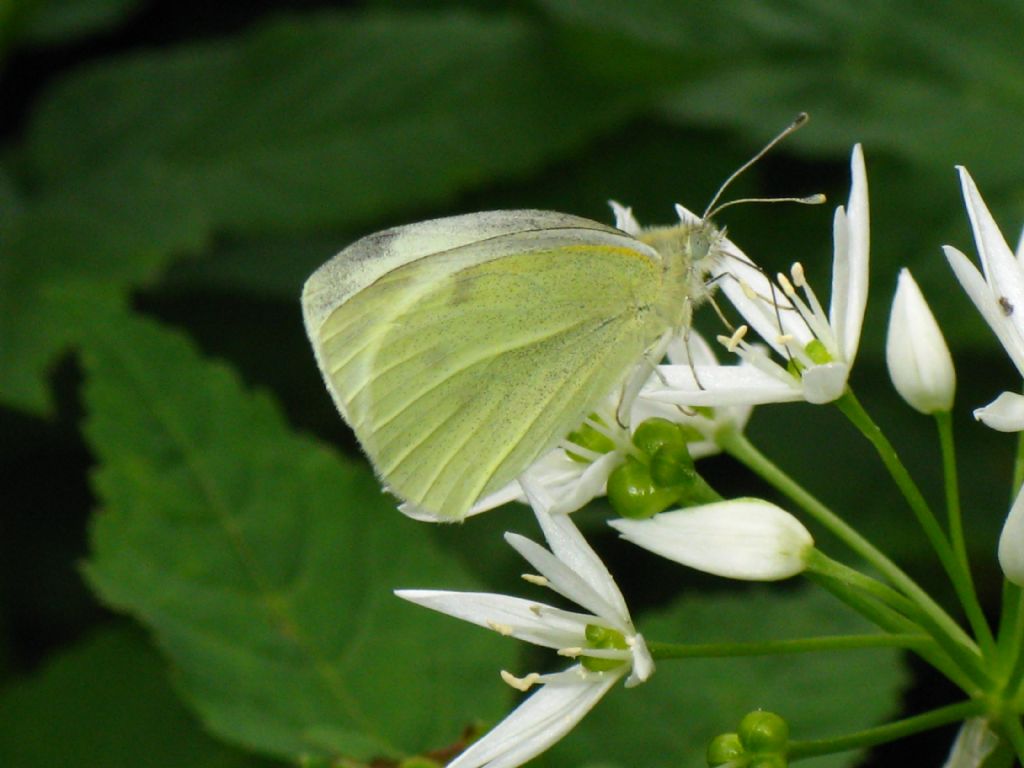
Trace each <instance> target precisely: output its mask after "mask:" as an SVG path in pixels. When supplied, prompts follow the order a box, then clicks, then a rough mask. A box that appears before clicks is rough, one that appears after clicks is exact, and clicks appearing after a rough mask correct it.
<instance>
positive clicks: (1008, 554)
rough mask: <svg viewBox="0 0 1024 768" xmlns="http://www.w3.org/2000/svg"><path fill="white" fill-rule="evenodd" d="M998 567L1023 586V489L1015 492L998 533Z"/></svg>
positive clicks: (1011, 579)
mask: <svg viewBox="0 0 1024 768" xmlns="http://www.w3.org/2000/svg"><path fill="white" fill-rule="evenodd" d="M999 567H1000V568H1002V569H1003V573H1004V574H1006V578H1007V579H1009V580H1010V581H1012V582H1013V583H1014V584H1016V585H1017V586H1018V587H1024V490H1022V491H1021V492H1020V493H1018V494H1017V500H1016V501H1014V502H1013V506H1012V507H1011V508H1010V514H1009V515H1007V516H1006V522H1005V523H1003V532H1002V533H1001V534H999Z"/></svg>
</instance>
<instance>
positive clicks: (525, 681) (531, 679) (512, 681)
mask: <svg viewBox="0 0 1024 768" xmlns="http://www.w3.org/2000/svg"><path fill="white" fill-rule="evenodd" d="M501 679H502V680H504V681H505V684H506V685H510V686H512V687H513V688H515V689H516V690H517V691H522V692H523V693H526V692H527V691H528V690H530V689H531V688H532V687H533V686H535V685H536V684H537V683H538V682H540V675H538V674H537V673H536V672H531V673H530V674H528V675H527V676H526V677H516V676H515V675H513V674H512V673H511V672H508V671H507V670H504V669H503V670H501Z"/></svg>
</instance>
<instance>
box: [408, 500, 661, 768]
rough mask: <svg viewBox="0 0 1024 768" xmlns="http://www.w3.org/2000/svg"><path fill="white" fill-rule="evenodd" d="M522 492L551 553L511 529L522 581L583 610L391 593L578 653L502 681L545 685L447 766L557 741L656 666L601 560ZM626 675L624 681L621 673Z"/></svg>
mask: <svg viewBox="0 0 1024 768" xmlns="http://www.w3.org/2000/svg"><path fill="white" fill-rule="evenodd" d="M526 488H527V492H528V494H530V495H531V502H533V503H534V508H535V511H536V513H537V520H538V521H539V522H540V524H541V527H542V529H543V530H544V536H545V538H546V539H547V542H548V545H549V546H550V548H551V550H550V551H548V550H546V549H544V548H543V547H541V546H540V545H539V544H536V543H534V542H533V541H531V540H529V539H527V538H524V537H523V536H519V535H517V534H514V533H507V534H505V539H506V540H507V541H508V543H509V544H511V545H512V547H513V548H515V550H516V551H517V552H519V554H521V555H522V556H523V557H524V558H526V560H527V561H529V563H530V565H532V566H533V567H534V568H535V569H536V570H537V572H538V573H539V574H540V575H539V576H528V577H525V578H527V580H528V581H530V582H533V583H536V584H541V585H543V586H547V587H550V588H551V589H552V590H554V591H555V592H557V593H558V594H560V595H562V596H563V597H565V598H568V599H569V600H572V601H573V602H575V603H577V604H578V605H580V606H582V607H583V608H584V609H585V610H587V611H588V612H589V613H575V612H571V611H566V610H563V609H561V608H555V607H552V606H550V605H545V604H543V603H538V602H535V601H533V600H525V599H523V598H518V597H509V596H506V595H495V594H488V593H480V592H443V591H433V590H399V591H396V593H395V594H397V595H398V596H399V597H402V598H405V599H406V600H410V601H412V602H414V603H418V604H419V605H423V606H425V607H427V608H432V609H433V610H435V611H440V612H442V613H447V614H449V615H451V616H455V617H456V618H460V619H464V620H466V621H470V622H473V623H474V624H478V625H480V626H482V627H486V628H488V629H492V630H494V631H496V632H499V633H500V634H503V635H509V636H511V637H516V638H519V639H520V640H525V641H526V642H528V643H533V644H535V645H542V646H545V647H548V648H554V649H556V650H557V651H558V652H559V654H560V655H563V656H568V657H570V658H576V659H579V661H578V663H576V664H573V665H572V666H571V667H569V668H568V669H566V670H563V671H562V672H558V673H555V674H545V675H541V674H537V673H536V672H531V673H530V674H528V675H526V676H525V677H522V678H517V677H514V676H513V675H511V674H509V673H508V672H504V671H503V672H502V678H503V679H504V680H505V681H506V682H507V683H509V684H510V685H512V686H513V687H515V688H517V689H519V690H522V691H525V690H528V689H529V688H530V687H531V686H533V685H537V684H540V685H542V686H543V687H542V688H541V689H540V690H538V691H537V692H536V693H534V694H533V695H532V696H530V697H529V698H528V699H527V700H526V701H524V702H523V703H522V704H520V705H519V707H518V708H517V709H516V710H515V711H513V712H512V714H510V715H509V716H508V717H506V718H505V719H504V720H502V721H501V722H500V723H499V724H498V725H497V726H495V727H494V728H493V729H492V730H491V731H489V732H488V733H487V734H486V735H485V736H483V737H482V738H481V739H480V740H479V741H476V742H474V743H473V744H472V745H470V747H469V748H468V749H466V751H465V752H463V753H462V754H461V755H459V757H458V758H456V759H455V760H454V761H453V762H452V763H450V764H449V768H513V767H514V766H518V765H522V764H523V763H525V762H526V761H527V760H530V759H532V758H534V757H536V756H537V755H539V754H540V753H541V752H543V751H544V750H546V749H548V747H550V746H551V745H552V744H554V743H555V742H557V741H558V740H559V739H561V738H562V737H563V736H564V735H565V734H566V733H568V732H569V731H570V730H572V728H573V727H574V726H575V725H576V723H578V722H579V721H580V720H581V719H582V718H583V716H584V715H586V714H587V712H589V711H590V710H591V709H592V708H593V707H594V705H595V704H597V702H598V701H599V700H600V699H601V697H602V696H604V695H605V693H607V692H608V690H609V689H610V688H611V687H612V686H613V685H614V684H615V683H616V682H617V681H619V680H621V679H622V678H623V677H626V678H627V679H626V686H627V687H631V686H634V685H638V684H639V683H642V682H643V681H645V680H647V678H649V677H650V676H651V674H652V673H653V671H654V661H653V660H652V658H651V655H650V653H649V652H648V650H647V646H646V645H645V644H644V640H643V637H642V636H641V635H640V634H639V633H637V631H636V629H635V628H634V626H633V622H632V619H631V618H630V616H629V611H628V610H627V608H626V603H625V600H624V599H623V597H622V593H621V592H619V588H618V587H617V586H616V584H615V581H614V580H613V579H612V577H611V574H610V573H608V570H607V569H606V568H605V566H604V563H602V562H601V560H600V559H599V558H598V556H597V555H596V554H595V553H594V551H593V550H592V549H591V548H590V546H589V545H588V544H587V542H586V540H585V539H584V538H583V536H582V534H580V532H579V531H578V530H577V529H576V526H575V525H574V524H573V522H572V519H571V518H570V517H569V516H568V515H554V516H553V515H551V514H550V513H549V512H548V510H547V509H545V507H544V506H543V504H542V503H541V502H539V501H537V500H536V499H535V498H532V495H533V490H534V489H533V487H532V486H531V485H530V483H529V482H528V481H527V484H526ZM627 675H628V677H627Z"/></svg>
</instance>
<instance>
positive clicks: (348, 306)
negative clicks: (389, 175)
mask: <svg viewBox="0 0 1024 768" xmlns="http://www.w3.org/2000/svg"><path fill="white" fill-rule="evenodd" d="M481 219H482V220H481ZM446 232H447V234H446ZM367 241H368V242H367ZM321 272H323V274H321ZM660 281H661V267H660V263H659V262H658V257H657V255H656V253H655V252H654V251H653V250H652V249H650V248H649V247H647V246H645V245H643V244H641V243H639V242H638V241H636V240H634V239H632V238H630V237H628V236H625V235H623V234H622V233H620V232H618V231H617V230H614V229H611V228H610V227H604V226H603V225H600V224H597V223H596V222H590V221H588V220H586V219H578V218H577V217H571V216H566V215H564V214H555V213H546V212H536V211H513V212H494V213H490V214H473V215H471V216H466V217H455V218H453V219H441V220H438V221H434V222H425V223H423V224H417V225H412V226H411V227H401V228H399V229H397V230H390V231H389V232H387V233H381V234H380V235H371V236H370V238H364V241H360V242H359V243H356V244H355V245H353V246H352V247H351V248H349V249H346V251H343V252H342V253H341V254H339V255H338V256H337V257H335V259H333V260H332V261H331V262H328V264H327V265H325V266H324V267H323V268H322V269H321V271H320V272H317V273H316V274H315V275H314V276H313V277H312V278H310V281H309V283H308V284H307V288H306V291H305V293H304V306H305V307H306V322H307V329H308V330H309V332H310V338H311V339H312V340H313V346H314V349H315V350H316V353H317V359H318V361H319V363H320V366H321V370H322V372H323V374H324V379H325V381H326V382H327V386H328V389H330V390H331V393H332V395H333V396H334V399H335V402H336V404H337V406H338V409H339V411H340V412H341V414H342V415H343V416H344V417H345V419H346V420H347V421H348V422H349V424H350V425H351V426H352V428H353V430H354V431H355V433H356V436H357V437H358V438H359V440H360V442H361V444H362V445H363V448H364V449H365V451H366V453H367V454H368V455H369V457H370V459H371V461H372V462H373V464H374V467H375V469H376V470H377V472H378V474H379V475H380V476H381V477H382V479H383V480H384V482H385V483H386V484H387V485H388V486H389V487H390V488H391V489H392V490H393V491H394V492H395V493H396V494H397V495H398V496H400V497H401V498H403V499H405V500H407V501H409V502H411V503H412V504H413V505H415V506H416V507H417V509H418V511H419V513H420V514H423V513H426V514H428V515H433V516H435V517H437V518H438V519H444V520H453V519H460V518H462V517H464V516H465V514H466V513H467V511H468V510H469V508H470V506H472V504H473V503H474V502H475V501H476V500H477V499H478V498H480V497H481V496H482V495H485V494H487V493H490V492H492V491H494V490H496V489H497V488H500V487H501V486H503V485H505V484H506V483H507V482H509V481H510V480H512V479H513V478H515V477H516V476H517V475H518V474H519V473H520V472H522V470H523V469H525V468H526V467H527V466H528V465H529V464H530V463H531V462H532V461H534V460H535V459H537V458H538V457H539V456H541V455H542V454H543V453H545V452H546V451H548V450H550V449H551V448H553V447H554V446H555V445H556V444H557V443H558V441H559V440H560V439H561V438H562V437H564V436H565V434H566V433H568V432H569V431H570V430H571V429H573V428H574V427H575V426H577V425H578V424H579V423H580V422H581V421H582V419H583V418H584V417H585V416H586V414H587V413H588V412H590V411H591V410H593V408H594V407H595V405H596V404H597V403H598V402H599V401H600V400H601V399H603V398H604V397H606V396H607V395H608V394H609V393H610V392H612V391H613V390H614V389H615V388H616V387H617V386H618V385H619V384H620V383H621V382H622V380H623V378H624V377H625V376H626V375H627V374H628V373H629V372H630V370H631V369H632V368H633V365H634V364H635V363H636V362H637V361H638V359H639V358H640V357H641V356H642V354H643V352H644V350H645V349H646V347H647V346H648V345H649V344H650V343H651V341H652V334H653V336H655V337H656V336H657V335H658V334H659V333H660V331H661V330H663V329H660V328H657V327H655V326H656V322H655V321H654V320H653V316H654V313H653V311H652V310H651V308H652V307H653V305H654V304H655V302H656V298H657V295H658V292H659V289H660V285H661V283H660ZM338 286H340V287H338ZM332 296H333V298H332ZM338 297H340V298H338Z"/></svg>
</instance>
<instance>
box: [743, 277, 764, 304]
mask: <svg viewBox="0 0 1024 768" xmlns="http://www.w3.org/2000/svg"><path fill="white" fill-rule="evenodd" d="M740 289H741V290H742V291H743V295H744V296H746V297H747V298H748V299H750V300H751V301H757V300H758V299H759V298H760V296H758V294H757V291H755V290H754V287H753V286H752V285H751V284H750V283H748V282H747V281H746V280H743V279H742V278H741V279H740Z"/></svg>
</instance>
